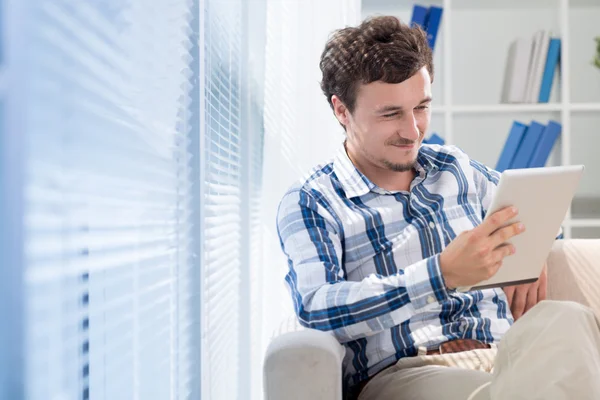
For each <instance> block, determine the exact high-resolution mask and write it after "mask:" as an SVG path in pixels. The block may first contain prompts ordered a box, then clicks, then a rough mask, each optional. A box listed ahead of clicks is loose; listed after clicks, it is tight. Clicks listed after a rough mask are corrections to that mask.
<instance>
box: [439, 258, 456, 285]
mask: <svg viewBox="0 0 600 400" xmlns="http://www.w3.org/2000/svg"><path fill="white" fill-rule="evenodd" d="M440 272H441V273H442V278H443V280H444V284H445V285H446V288H447V289H449V290H454V289H456V288H457V287H458V286H459V285H458V284H457V283H456V282H455V279H454V276H453V274H452V272H451V271H449V270H448V262H447V260H446V257H445V254H444V252H442V254H440Z"/></svg>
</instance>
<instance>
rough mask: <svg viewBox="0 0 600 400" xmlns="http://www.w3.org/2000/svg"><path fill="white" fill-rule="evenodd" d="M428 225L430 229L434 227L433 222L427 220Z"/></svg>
mask: <svg viewBox="0 0 600 400" xmlns="http://www.w3.org/2000/svg"><path fill="white" fill-rule="evenodd" d="M429 227H430V228H431V229H433V228H435V224H434V223H433V221H429Z"/></svg>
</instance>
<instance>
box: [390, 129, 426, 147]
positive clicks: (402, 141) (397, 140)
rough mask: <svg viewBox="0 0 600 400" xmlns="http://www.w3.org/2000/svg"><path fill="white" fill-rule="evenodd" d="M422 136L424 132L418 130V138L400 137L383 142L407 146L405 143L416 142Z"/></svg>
mask: <svg viewBox="0 0 600 400" xmlns="http://www.w3.org/2000/svg"><path fill="white" fill-rule="evenodd" d="M423 136H425V133H423V132H419V139H418V140H410V139H405V138H402V137H401V138H394V139H390V140H388V141H386V142H385V144H386V145H388V146H407V145H411V144H416V143H418V142H419V140H421V138H422V137H423Z"/></svg>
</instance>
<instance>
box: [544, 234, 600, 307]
mask: <svg viewBox="0 0 600 400" xmlns="http://www.w3.org/2000/svg"><path fill="white" fill-rule="evenodd" d="M548 298H550V299H552V300H571V301H575V302H577V303H580V304H583V305H585V306H588V307H590V308H592V309H593V310H594V312H595V313H596V315H597V316H599V317H600V239H569V240H557V241H556V242H555V243H554V246H553V247H552V251H551V252H550V255H549V257H548Z"/></svg>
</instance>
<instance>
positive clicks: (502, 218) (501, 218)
mask: <svg viewBox="0 0 600 400" xmlns="http://www.w3.org/2000/svg"><path fill="white" fill-rule="evenodd" d="M517 213H518V212H517V209H516V208H515V207H505V208H503V209H502V210H500V211H496V212H495V213H493V214H491V215H489V216H488V217H487V218H485V219H484V220H483V222H482V223H481V224H480V225H479V226H478V227H477V228H475V229H476V230H478V231H479V232H481V234H482V235H484V236H490V235H491V234H492V233H493V232H495V231H497V230H498V229H500V228H501V227H503V226H504V225H506V223H507V222H508V221H509V220H510V219H511V218H514V217H516V216H517Z"/></svg>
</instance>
